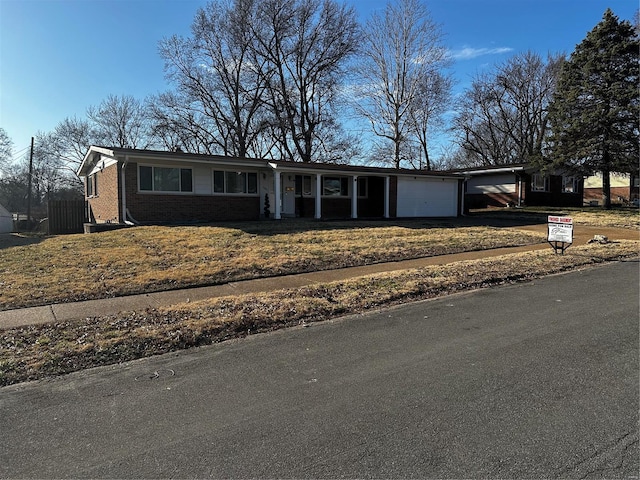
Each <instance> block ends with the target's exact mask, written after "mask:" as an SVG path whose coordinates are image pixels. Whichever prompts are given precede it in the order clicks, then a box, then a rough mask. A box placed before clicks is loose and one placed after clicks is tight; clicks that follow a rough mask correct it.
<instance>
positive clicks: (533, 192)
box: [449, 163, 583, 208]
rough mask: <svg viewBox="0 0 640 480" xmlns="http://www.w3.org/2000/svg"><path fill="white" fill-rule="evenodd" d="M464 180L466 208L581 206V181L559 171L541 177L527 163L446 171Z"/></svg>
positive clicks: (577, 177) (580, 178) (536, 170)
mask: <svg viewBox="0 0 640 480" xmlns="http://www.w3.org/2000/svg"><path fill="white" fill-rule="evenodd" d="M449 173H457V174H459V175H464V176H465V177H466V182H465V184H464V203H465V206H466V207H467V208H486V207H506V206H548V207H580V206H582V190H583V178H582V177H581V176H576V175H564V174H562V173H561V172H556V173H554V174H543V173H541V172H540V171H539V170H538V169H536V168H534V167H532V166H531V165H530V164H527V163H521V164H513V165H501V166H487V167H473V168H464V169H457V170H450V171H449Z"/></svg>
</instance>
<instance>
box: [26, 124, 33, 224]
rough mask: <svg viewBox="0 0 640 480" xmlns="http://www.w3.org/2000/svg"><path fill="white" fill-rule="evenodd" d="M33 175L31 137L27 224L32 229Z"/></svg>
mask: <svg viewBox="0 0 640 480" xmlns="http://www.w3.org/2000/svg"><path fill="white" fill-rule="evenodd" d="M32 175H33V137H31V154H30V155H29V179H28V180H27V183H28V185H29V187H28V188H29V189H28V190H27V224H28V225H29V228H31V177H32Z"/></svg>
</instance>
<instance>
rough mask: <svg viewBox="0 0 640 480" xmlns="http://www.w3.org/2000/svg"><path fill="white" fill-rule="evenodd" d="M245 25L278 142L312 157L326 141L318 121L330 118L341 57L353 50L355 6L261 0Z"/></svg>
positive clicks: (294, 156) (325, 0)
mask: <svg viewBox="0 0 640 480" xmlns="http://www.w3.org/2000/svg"><path fill="white" fill-rule="evenodd" d="M250 26H251V27H252V32H253V34H254V36H255V38H256V57H257V58H260V59H262V62H261V68H262V70H261V71H262V74H263V78H264V79H265V80H266V82H267V102H268V107H269V109H270V114H271V120H272V126H273V127H274V132H275V133H276V134H277V135H278V136H279V138H278V140H279V141H278V143H279V145H278V148H280V149H281V151H282V152H283V153H284V154H285V155H286V157H287V158H289V159H291V160H301V161H303V162H311V161H312V160H313V159H314V155H315V154H316V152H318V149H319V148H321V146H322V144H323V143H324V144H325V145H326V141H327V140H326V138H325V139H323V138H322V137H321V133H322V131H323V129H322V126H323V124H327V122H328V121H329V119H332V118H333V114H334V112H333V111H332V108H333V107H334V105H335V102H336V97H337V94H338V85H339V84H340V81H341V78H342V77H343V75H344V73H345V72H344V68H345V67H346V62H347V60H348V59H349V58H350V57H351V56H352V55H353V54H354V53H355V52H356V48H357V43H358V35H359V27H358V23H357V20H356V14H355V11H354V9H353V8H348V7H346V6H344V5H340V4H338V3H337V2H335V1H334V0H263V1H261V2H260V3H259V5H258V8H257V10H256V19H255V22H253V23H252V24H250ZM334 121H335V119H334ZM325 131H326V130H325Z"/></svg>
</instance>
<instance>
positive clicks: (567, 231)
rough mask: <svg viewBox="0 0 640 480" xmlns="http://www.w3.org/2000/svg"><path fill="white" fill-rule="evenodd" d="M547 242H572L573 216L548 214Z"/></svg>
mask: <svg viewBox="0 0 640 480" xmlns="http://www.w3.org/2000/svg"><path fill="white" fill-rule="evenodd" d="M548 222H549V235H548V237H547V241H548V242H562V243H573V218H571V217H560V216H555V215H549V219H548Z"/></svg>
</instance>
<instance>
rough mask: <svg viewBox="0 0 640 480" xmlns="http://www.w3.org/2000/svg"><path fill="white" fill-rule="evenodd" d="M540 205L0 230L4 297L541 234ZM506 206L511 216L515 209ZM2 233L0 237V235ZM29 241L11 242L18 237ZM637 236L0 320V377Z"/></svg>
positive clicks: (630, 254) (29, 376) (173, 280)
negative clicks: (71, 318)
mask: <svg viewBox="0 0 640 480" xmlns="http://www.w3.org/2000/svg"><path fill="white" fill-rule="evenodd" d="M548 213H558V212H555V211H549V210H546V209H540V210H533V209H526V210H524V211H523V210H520V209H517V210H515V209H501V210H499V211H498V210H495V211H492V212H490V213H489V214H487V215H484V216H483V217H482V216H481V217H479V216H478V215H472V216H471V217H470V218H467V219H461V220H456V221H452V222H448V223H442V222H434V221H418V220H415V221H396V222H355V223H354V222H347V223H340V222H330V223H326V222H298V221H295V222H261V223H245V224H237V225H233V224H226V225H224V226H199V227H140V228H133V229H127V230H118V231H112V232H105V233H101V234H94V235H68V236H60V237H50V238H47V237H42V238H40V237H28V238H17V237H6V236H5V237H4V238H2V237H0V309H7V308H12V307H18V306H25V305H36V304H44V303H51V302H64V301H73V300H80V299H87V298H99V297H106V296H115V295H122V294H128V293H137V292H148V291H155V290H162V289H168V288H177V287H181V286H194V285H203V284H215V283H225V282H228V281H233V280H240V279H246V278H255V277H266V276H274V275H281V274H287V273H300V272H306V271H312V270H322V269H331V268H338V267H345V266H352V265H364V264H370V263H376V262H383V261H393V260H400V259H409V258H416V257H424V256H433V255H440V254H446V253H455V252H462V251H470V250H483V249H489V248H496V247H502V246H515V245H526V244H533V243H541V242H544V241H545V238H544V234H536V233H533V232H527V231H524V230H517V229H511V228H498V227H488V226H478V225H477V223H482V222H485V221H486V220H487V218H495V217H496V216H497V217H498V218H499V219H500V221H499V222H497V224H504V223H505V219H506V220H507V222H506V223H508V222H509V221H511V222H512V223H513V224H518V225H526V224H531V223H532V218H533V219H534V221H540V220H539V219H538V217H544V218H543V219H542V221H543V222H544V221H545V220H546V217H545V215H546V214H548ZM565 213H569V214H570V215H571V216H572V217H573V218H574V223H580V224H584V225H592V226H605V227H612V226H625V227H627V228H632V229H638V225H639V223H638V212H637V211H629V210H620V211H611V212H601V211H591V209H585V210H576V211H565ZM514 219H515V221H514ZM3 242H4V243H3ZM16 242H18V243H24V245H15V243H16ZM639 245H640V242H639V241H619V242H615V243H609V244H604V245H601V244H590V245H574V246H572V247H571V248H570V249H569V250H568V252H567V254H565V255H554V254H553V253H552V251H551V249H545V250H538V251H534V252H528V253H520V254H512V255H505V256H500V257H492V258H485V259H482V260H476V261H468V262H458V263H453V264H448V265H443V266H433V267H425V268H421V269H415V270H405V271H398V272H393V273H385V274H376V275H370V276H365V277H360V278H354V279H351V280H348V281H341V282H334V283H327V284H323V285H313V286H307V287H304V288H299V289H290V290H280V291H275V292H269V293H264V294H254V295H244V296H235V297H224V298H218V299H210V300H207V301H201V302H192V303H188V304H182V305H174V306H171V307H167V308H158V309H147V310H145V311H136V312H121V313H119V314H116V315H109V316H95V317H91V318H86V319H84V320H81V321H75V322H66V323H54V324H46V325H33V326H28V327H22V328H13V329H4V330H0V386H1V385H9V384H13V383H17V382H22V381H26V380H33V379H38V378H43V377H46V376H50V375H59V374H64V373H69V372H73V371H77V370H80V369H84V368H88V367H93V366H99V365H109V364H114V363H118V362H125V361H129V360H133V359H137V358H141V357H145V356H150V355H157V354H161V353H166V352H169V351H174V350H179V349H183V348H189V347H194V346H200V345H207V344H211V343H215V342H220V341H223V340H226V339H228V338H234V337H238V336H245V335H250V334H253V333H257V332H265V331H270V330H274V329H277V328H282V327H286V326H292V325H301V324H308V323H310V322H314V321H321V320H326V319H330V318H333V317H335V316H339V315H346V314H355V313H362V312H366V311H368V310H371V309H375V308H380V307H383V306H390V305H394V304H398V303H402V302H405V301H410V300H420V299H428V298H434V297H437V296H439V295H445V294H448V293H452V292H458V291H464V290H469V289H475V288H482V287H487V286H492V285H497V284H502V283H511V282H518V281H524V280H528V279H531V278H537V277H540V276H544V275H549V274H554V273H559V272H563V271H567V270H572V269H576V268H583V267H585V266H588V265H594V264H598V263H602V262H607V261H614V260H618V259H623V258H637V257H638V253H639V249H638V246H639Z"/></svg>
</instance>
